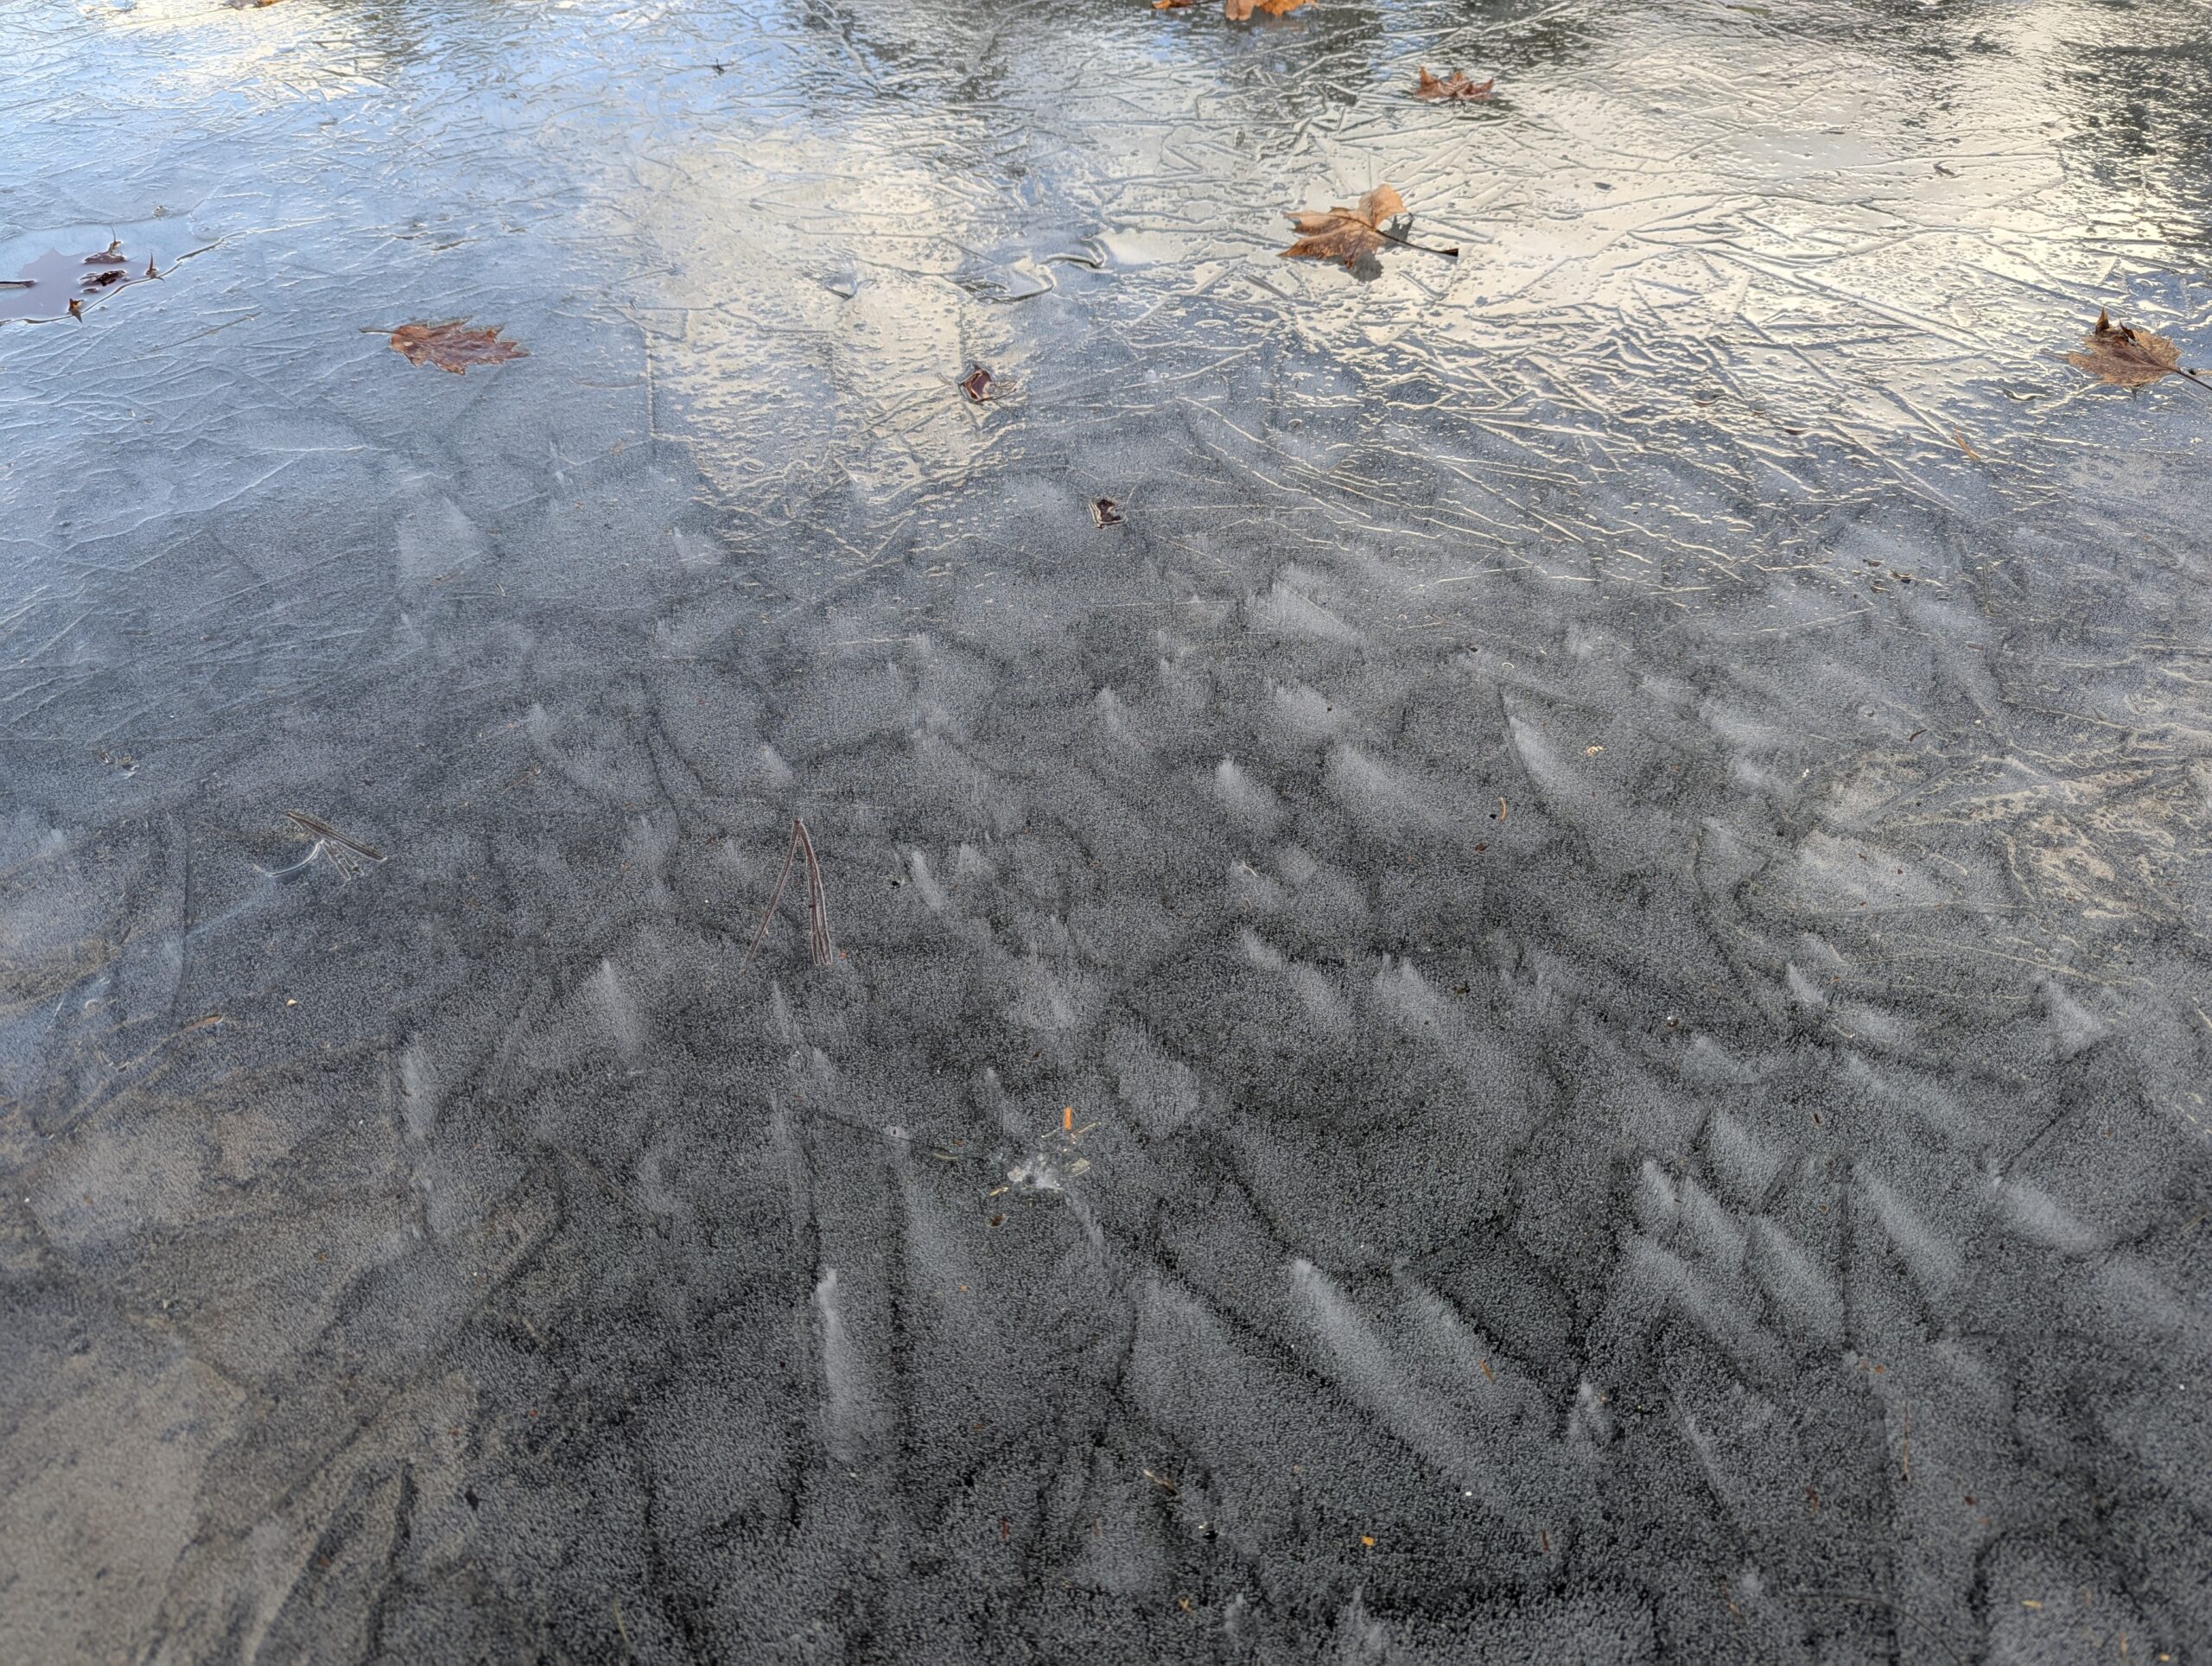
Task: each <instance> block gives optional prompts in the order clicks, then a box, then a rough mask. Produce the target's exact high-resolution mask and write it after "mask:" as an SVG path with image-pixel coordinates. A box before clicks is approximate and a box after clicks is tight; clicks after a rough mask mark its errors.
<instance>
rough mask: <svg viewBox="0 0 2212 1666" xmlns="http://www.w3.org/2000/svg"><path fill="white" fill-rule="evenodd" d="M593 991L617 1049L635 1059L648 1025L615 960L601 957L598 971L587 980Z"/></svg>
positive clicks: (586, 983) (596, 1003)
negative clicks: (616, 967) (640, 1013)
mask: <svg viewBox="0 0 2212 1666" xmlns="http://www.w3.org/2000/svg"><path fill="white" fill-rule="evenodd" d="M585 987H586V988H587V989H588V990H589V991H590V992H591V998H592V1002H593V1004H594V1005H595V1006H596V1007H597V1008H599V1015H600V1018H601V1021H603V1022H604V1023H605V1024H606V1026H607V1033H608V1035H609V1036H610V1037H611V1038H612V1039H613V1042H614V1050H615V1051H616V1052H619V1053H620V1054H621V1055H622V1057H623V1058H625V1059H635V1058H636V1057H637V1056H638V1052H639V1048H640V1047H641V1046H643V1045H644V1043H645V1022H644V1020H643V1019H642V1018H641V1017H640V1016H639V1012H638V999H637V997H636V996H635V995H632V993H631V992H630V986H629V985H628V984H627V983H626V982H624V980H623V977H622V974H621V973H620V972H619V971H617V970H615V967H614V963H613V961H612V960H602V961H601V962H600V963H599V970H597V971H595V972H594V973H593V974H592V975H591V976H590V977H588V978H587V979H586V980H585Z"/></svg>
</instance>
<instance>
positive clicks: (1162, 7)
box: [1152, 0, 1191, 11]
mask: <svg viewBox="0 0 2212 1666" xmlns="http://www.w3.org/2000/svg"><path fill="white" fill-rule="evenodd" d="M1190 3H1191V0H1152V9H1153V10H1154V11H1180V10H1182V9H1183V8H1184V7H1185V6H1187V5H1189V4H1190Z"/></svg>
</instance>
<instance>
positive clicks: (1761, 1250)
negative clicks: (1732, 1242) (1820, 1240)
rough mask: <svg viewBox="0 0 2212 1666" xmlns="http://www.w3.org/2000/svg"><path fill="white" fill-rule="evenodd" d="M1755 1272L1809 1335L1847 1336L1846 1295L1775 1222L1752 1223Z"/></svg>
mask: <svg viewBox="0 0 2212 1666" xmlns="http://www.w3.org/2000/svg"><path fill="white" fill-rule="evenodd" d="M1751 1251H1752V1253H1751V1274H1752V1276H1754V1277H1755V1278H1757V1279H1758V1281H1759V1288H1761V1289H1763V1290H1764V1291H1765V1292H1766V1294H1767V1297H1768V1299H1769V1300H1771V1301H1772V1302H1773V1303H1774V1304H1775V1306H1776V1307H1779V1308H1781V1309H1782V1311H1783V1313H1787V1314H1788V1315H1789V1318H1790V1319H1792V1320H1793V1321H1795V1322H1796V1326H1797V1327H1798V1328H1799V1329H1800V1330H1802V1331H1803V1332H1805V1333H1806V1334H1808V1336H1812V1337H1815V1338H1817V1339H1819V1340H1821V1341H1823V1342H1827V1343H1836V1342H1840V1341H1841V1340H1842V1339H1843V1296H1842V1294H1841V1293H1840V1291H1838V1290H1837V1288H1836V1287H1835V1281H1834V1280H1833V1279H1831V1278H1829V1277H1828V1275H1827V1273H1826V1272H1824V1271H1823V1270H1822V1269H1821V1265H1820V1263H1819V1262H1815V1260H1814V1259H1813V1258H1812V1256H1809V1255H1808V1254H1806V1252H1805V1250H1803V1249H1802V1247H1801V1246H1800V1245H1799V1244H1798V1243H1797V1241H1796V1239H1794V1238H1792V1237H1790V1236H1789V1233H1787V1232H1785V1231H1783V1230H1782V1229H1781V1228H1780V1227H1779V1226H1777V1225H1776V1224H1774V1223H1773V1222H1772V1221H1766V1220H1760V1221H1753V1222H1752V1223H1751Z"/></svg>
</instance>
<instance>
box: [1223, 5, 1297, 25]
mask: <svg viewBox="0 0 2212 1666" xmlns="http://www.w3.org/2000/svg"><path fill="white" fill-rule="evenodd" d="M1305 3H1306V0H1221V15H1222V16H1224V17H1226V18H1227V19H1229V21H1230V22H1232V23H1241V22H1244V21H1245V20H1246V19H1247V18H1249V16H1251V15H1252V14H1253V13H1254V12H1255V11H1262V12H1265V13H1266V14H1267V15H1268V16H1270V17H1280V16H1282V15H1283V14H1284V13H1285V12H1292V11H1296V10H1298V9H1299V8H1300V6H1302V5H1304V4H1305Z"/></svg>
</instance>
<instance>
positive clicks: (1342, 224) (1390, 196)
mask: <svg viewBox="0 0 2212 1666" xmlns="http://www.w3.org/2000/svg"><path fill="white" fill-rule="evenodd" d="M1405 212H1406V203H1405V199H1404V198H1402V197H1401V196H1400V195H1399V194H1397V193H1396V192H1395V190H1393V189H1391V188H1390V187H1389V186H1387V185H1378V186H1376V188H1374V189H1373V190H1372V191H1370V192H1369V193H1368V194H1366V195H1365V196H1363V197H1362V198H1361V199H1360V200H1359V206H1358V207H1356V208H1345V207H1332V208H1331V209H1330V210H1329V212H1328V213H1325V214H1313V213H1306V214H1293V215H1291V216H1290V225H1291V229H1292V230H1293V231H1294V232H1297V233H1298V241H1297V242H1295V243H1294V244H1292V245H1290V247H1288V248H1287V249H1285V250H1284V251H1282V258H1283V259H1285V260H1289V259H1293V258H1299V259H1307V260H1341V261H1343V262H1344V264H1345V265H1346V266H1350V265H1351V264H1352V263H1353V262H1355V261H1357V260H1358V259H1359V258H1361V257H1362V256H1363V255H1371V254H1373V253H1374V252H1375V251H1376V250H1377V249H1380V248H1381V247H1382V246H1383V245H1384V244H1386V243H1389V242H1391V241H1392V240H1393V239H1392V238H1389V237H1386V236H1384V235H1383V221H1385V220H1388V219H1395V218H1396V217H1397V216H1398V215H1400V214H1402V213H1405Z"/></svg>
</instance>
